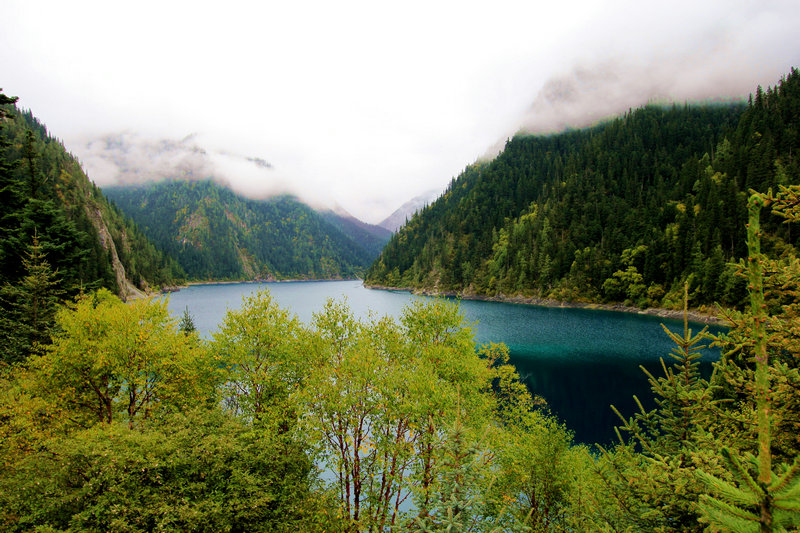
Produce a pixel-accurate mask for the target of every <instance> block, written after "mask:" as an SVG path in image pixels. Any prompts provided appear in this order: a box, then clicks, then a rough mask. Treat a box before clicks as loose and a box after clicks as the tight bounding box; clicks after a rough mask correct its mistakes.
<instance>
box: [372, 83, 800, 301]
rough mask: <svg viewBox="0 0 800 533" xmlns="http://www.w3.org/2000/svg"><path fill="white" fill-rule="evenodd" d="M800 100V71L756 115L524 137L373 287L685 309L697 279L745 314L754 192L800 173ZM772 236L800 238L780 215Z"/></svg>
mask: <svg viewBox="0 0 800 533" xmlns="http://www.w3.org/2000/svg"><path fill="white" fill-rule="evenodd" d="M759 91H760V90H759ZM798 101H800V73H798V71H796V70H792V71H791V73H790V74H789V75H788V76H787V77H786V78H785V79H783V80H781V82H780V84H779V85H778V86H777V87H775V88H774V89H769V90H767V91H766V92H763V91H760V92H759V95H757V97H756V98H755V100H754V101H752V102H751V103H750V104H749V105H748V106H746V107H745V106H742V105H738V104H731V105H707V106H672V107H669V108H668V107H658V106H647V107H645V108H642V109H638V110H634V111H631V112H628V113H626V114H625V115H624V116H622V117H619V118H617V119H614V120H610V121H608V122H606V123H603V124H600V125H597V126H594V127H592V128H588V129H584V130H577V131H567V132H564V133H560V134H556V135H549V136H524V135H518V136H516V137H514V138H513V139H511V140H510V141H509V142H508V143H507V144H506V146H505V149H504V150H503V152H502V153H501V154H500V155H498V156H497V157H496V158H495V159H494V160H493V161H491V162H480V163H476V164H474V165H471V166H469V167H467V168H466V169H465V170H464V172H463V173H462V174H461V175H460V176H458V178H456V179H454V180H453V181H452V182H451V184H450V186H449V187H448V189H447V190H446V192H445V193H444V194H443V195H442V196H441V197H440V198H439V199H438V200H437V201H436V202H434V203H433V204H431V205H430V206H428V207H427V208H425V209H423V210H422V211H420V212H419V213H418V214H417V215H416V216H415V217H414V218H412V219H411V220H410V221H409V222H408V223H407V224H406V226H405V227H404V228H402V229H401V230H400V231H399V232H398V233H397V234H395V235H394V236H393V237H392V239H391V240H390V242H389V243H388V245H387V246H386V248H385V249H384V250H383V252H382V254H381V256H380V257H379V258H378V259H377V260H376V262H375V263H374V264H373V265H372V266H371V267H370V269H369V271H368V272H367V276H366V281H367V282H368V283H371V284H375V285H388V286H399V287H421V288H426V289H436V290H440V291H454V292H463V293H464V294H468V295H472V294H478V295H489V296H494V295H498V294H499V295H523V296H536V297H548V298H556V299H563V300H578V301H581V300H591V301H598V300H599V301H603V300H605V301H617V302H626V303H628V304H630V305H636V306H642V307H646V306H663V307H674V308H676V309H679V308H680V305H681V292H682V289H681V287H682V286H683V283H684V281H687V280H690V281H691V283H692V286H691V288H690V289H691V291H690V298H691V304H692V305H693V306H699V305H709V304H713V303H715V302H719V303H722V304H725V305H728V306H738V305H740V304H741V303H742V302H743V300H744V297H745V291H744V286H743V284H741V283H740V282H739V280H738V278H736V277H735V276H733V275H732V273H733V271H732V270H731V269H729V268H728V267H726V264H727V263H730V262H735V261H736V260H737V259H739V258H741V257H744V255H745V254H746V249H745V247H744V245H743V242H742V240H741V238H740V236H741V234H742V231H743V229H744V223H745V221H746V218H747V217H746V205H745V203H746V198H745V191H747V190H748V188H749V187H757V188H760V189H761V190H766V188H768V187H777V186H778V185H781V184H783V185H789V184H790V183H792V182H794V180H797V179H798V176H800V161H798V158H797V154H798V153H800V150H798V149H799V148H800V146H799V145H798V143H799V142H800V134H799V132H800V130H798V123H800V122H798V109H800V108H799V107H798V105H797V102H798ZM765 228H766V229H768V230H769V231H770V232H771V233H774V234H775V236H776V238H777V239H779V242H780V243H788V244H789V245H795V244H796V243H797V239H798V236H799V235H800V234H799V233H798V230H797V228H796V224H794V223H792V224H788V225H782V226H781V225H779V224H777V223H776V219H774V218H773V219H771V220H767V221H765ZM631 254H632V255H631ZM672 289H675V290H674V291H673V290H672Z"/></svg>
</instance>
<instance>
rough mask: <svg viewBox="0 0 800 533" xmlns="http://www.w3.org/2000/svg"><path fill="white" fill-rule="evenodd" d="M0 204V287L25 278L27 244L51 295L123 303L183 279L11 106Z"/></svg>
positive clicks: (4, 128)
mask: <svg viewBox="0 0 800 533" xmlns="http://www.w3.org/2000/svg"><path fill="white" fill-rule="evenodd" d="M3 116H6V118H2V117H3ZM0 204H2V216H0V219H2V220H1V221H0V264H1V265H2V271H0V285H2V284H8V285H7V286H13V285H14V284H16V283H19V282H20V280H21V279H23V277H24V276H26V275H28V274H29V272H26V270H25V268H24V263H23V261H25V260H27V259H28V257H29V254H30V253H31V250H32V249H33V247H34V246H35V244H34V241H36V242H37V243H38V246H39V247H40V251H41V252H42V253H43V260H44V261H46V262H47V263H48V265H49V267H50V269H51V271H52V272H53V273H54V274H53V275H54V282H53V285H52V286H51V287H50V291H51V293H50V295H51V296H52V295H61V296H63V297H70V296H72V295H74V294H76V293H78V292H80V291H82V290H83V291H85V290H91V289H95V288H100V287H105V288H108V289H110V290H112V291H113V292H115V293H117V294H119V295H120V296H122V297H123V298H125V297H128V296H135V295H140V294H141V291H145V290H149V289H154V288H155V289H157V288H159V287H161V286H163V285H172V284H174V283H175V280H176V279H177V278H181V277H183V275H184V274H183V272H182V271H181V270H180V267H178V265H177V264H176V263H175V262H174V261H170V260H169V259H168V258H167V257H165V256H164V255H163V254H162V253H161V252H159V251H158V250H156V248H155V247H154V246H153V245H152V243H150V242H149V241H148V240H147V238H146V237H145V236H144V235H143V234H142V233H141V231H139V229H138V228H137V227H136V225H135V224H134V223H133V222H132V221H131V220H130V219H129V218H128V217H126V216H124V215H123V214H122V213H120V212H119V211H118V210H117V209H116V208H115V207H114V206H113V205H111V204H110V203H109V202H108V201H107V199H106V197H105V196H104V195H103V194H102V192H101V191H100V189H98V188H97V187H96V186H95V185H94V184H93V183H92V182H91V181H90V180H89V178H88V177H87V175H86V174H85V173H84V171H83V169H82V168H81V165H80V162H79V161H78V160H77V159H76V158H75V157H74V156H73V155H72V154H71V153H69V152H67V150H66V149H65V148H64V145H63V144H62V143H61V141H59V140H58V139H56V138H54V137H53V136H51V135H50V133H49V132H48V131H47V128H46V126H45V125H44V124H43V123H42V122H40V121H39V120H38V119H37V118H36V117H35V116H34V115H33V114H32V113H31V112H30V111H23V110H20V109H18V108H17V107H15V106H14V105H11V104H8V105H5V106H2V108H0ZM34 266H35V265H34Z"/></svg>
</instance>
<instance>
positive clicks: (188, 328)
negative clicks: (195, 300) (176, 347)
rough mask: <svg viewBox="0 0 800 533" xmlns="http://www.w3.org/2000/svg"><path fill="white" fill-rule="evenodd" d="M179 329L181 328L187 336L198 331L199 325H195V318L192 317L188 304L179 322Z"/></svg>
mask: <svg viewBox="0 0 800 533" xmlns="http://www.w3.org/2000/svg"><path fill="white" fill-rule="evenodd" d="M178 329H179V330H181V331H182V332H183V333H184V334H185V335H187V336H189V335H191V334H192V333H194V332H195V331H197V327H196V326H195V325H194V318H193V317H192V314H191V313H190V312H189V306H188V305H187V306H186V309H184V310H183V314H182V315H181V319H180V321H179V322H178Z"/></svg>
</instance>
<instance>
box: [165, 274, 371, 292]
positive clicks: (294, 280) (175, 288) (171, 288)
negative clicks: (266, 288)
mask: <svg viewBox="0 0 800 533" xmlns="http://www.w3.org/2000/svg"><path fill="white" fill-rule="evenodd" d="M315 281H362V280H361V278H321V279H308V278H287V279H241V280H223V281H187V282H186V283H184V284H181V285H171V286H169V287H163V288H161V289H160V291H159V292H161V293H169V292H178V291H180V290H181V289H188V288H189V287H193V286H196V285H198V286H200V285H236V284H237V283H303V282H315Z"/></svg>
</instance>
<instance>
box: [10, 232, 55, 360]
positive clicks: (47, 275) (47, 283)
mask: <svg viewBox="0 0 800 533" xmlns="http://www.w3.org/2000/svg"><path fill="white" fill-rule="evenodd" d="M26 255H27V257H23V258H22V267H23V270H24V272H25V275H24V276H23V277H22V278H21V279H20V280H19V281H18V282H17V283H15V284H11V283H8V282H6V283H5V285H3V287H2V288H0V305H1V306H2V309H3V313H2V316H0V324H2V328H1V330H2V335H3V337H4V341H5V342H4V343H3V345H4V347H5V351H4V353H3V360H5V361H6V362H15V361H22V360H24V359H26V358H27V357H28V355H30V354H31V353H32V352H33V350H34V349H35V347H36V346H37V345H43V344H47V343H48V342H49V340H50V331H51V329H52V327H53V325H54V323H55V314H56V310H57V307H58V301H59V298H60V296H61V294H62V293H61V291H60V290H59V288H58V286H59V280H58V271H55V272H54V271H53V270H52V269H51V268H50V264H49V263H48V262H47V259H46V258H45V254H44V252H43V251H42V246H41V245H40V243H39V237H38V235H37V234H35V233H34V235H33V242H32V243H31V244H30V246H29V249H28V252H27V254H26Z"/></svg>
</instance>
